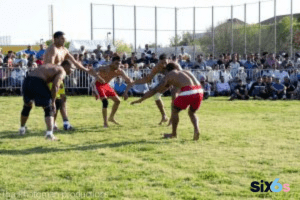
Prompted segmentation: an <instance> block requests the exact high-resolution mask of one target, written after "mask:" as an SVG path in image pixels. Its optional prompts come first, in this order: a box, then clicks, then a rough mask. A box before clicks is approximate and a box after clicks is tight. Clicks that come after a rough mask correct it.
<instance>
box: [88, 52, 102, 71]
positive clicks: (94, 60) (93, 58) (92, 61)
mask: <svg viewBox="0 0 300 200" xmlns="http://www.w3.org/2000/svg"><path fill="white" fill-rule="evenodd" d="M89 64H90V65H93V68H98V67H100V64H99V62H98V60H97V58H96V54H95V53H91V58H90V60H89Z"/></svg>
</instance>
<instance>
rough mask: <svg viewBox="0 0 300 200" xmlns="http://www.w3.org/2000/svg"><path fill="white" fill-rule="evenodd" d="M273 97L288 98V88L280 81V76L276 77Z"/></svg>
mask: <svg viewBox="0 0 300 200" xmlns="http://www.w3.org/2000/svg"><path fill="white" fill-rule="evenodd" d="M272 89H273V91H274V92H273V99H274V100H276V99H286V89H285V86H284V85H283V84H281V83H280V79H279V78H275V83H273V85H272Z"/></svg>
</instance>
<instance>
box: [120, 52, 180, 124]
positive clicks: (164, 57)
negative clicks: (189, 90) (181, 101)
mask: <svg viewBox="0 0 300 200" xmlns="http://www.w3.org/2000/svg"><path fill="white" fill-rule="evenodd" d="M169 62H171V61H169V60H168V59H167V55H166V54H161V55H160V56H159V62H158V63H157V65H156V66H155V67H154V68H153V69H152V71H151V73H150V74H149V75H148V76H146V77H144V78H142V79H139V80H136V81H135V82H134V83H132V84H128V86H127V88H126V90H125V92H124V94H123V96H124V99H125V100H127V99H128V91H129V90H130V88H131V87H132V86H133V85H136V84H143V83H149V82H151V80H152V79H153V78H154V76H155V75H156V74H158V73H162V72H163V71H164V69H165V67H166V65H167V64H168V63H169ZM174 66H175V67H176V69H177V70H181V67H180V65H178V64H177V63H174ZM166 90H168V88H166ZM166 90H165V91H166ZM165 91H161V92H162V93H163V92H165ZM171 92H172V105H173V101H174V99H175V97H176V91H174V90H172V91H171ZM162 93H156V94H155V95H154V97H155V103H156V105H157V107H158V109H159V111H160V113H161V115H162V118H161V121H160V123H159V124H162V123H163V122H167V121H168V117H167V115H166V112H165V109H164V105H163V102H162V100H161V98H160V97H161V95H162ZM171 119H172V117H171ZM171 119H170V122H171Z"/></svg>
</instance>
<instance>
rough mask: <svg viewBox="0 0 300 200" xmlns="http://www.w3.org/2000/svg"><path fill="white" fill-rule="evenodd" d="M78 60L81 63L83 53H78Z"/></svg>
mask: <svg viewBox="0 0 300 200" xmlns="http://www.w3.org/2000/svg"><path fill="white" fill-rule="evenodd" d="M78 61H79V62H80V63H81V64H82V65H83V54H82V53H81V54H79V56H78Z"/></svg>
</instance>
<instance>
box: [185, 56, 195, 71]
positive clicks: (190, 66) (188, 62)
mask: <svg viewBox="0 0 300 200" xmlns="http://www.w3.org/2000/svg"><path fill="white" fill-rule="evenodd" d="M186 58H187V59H186V62H185V66H184V67H183V68H184V69H191V68H192V67H193V65H194V63H193V62H192V61H191V56H190V55H187V56H186Z"/></svg>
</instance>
